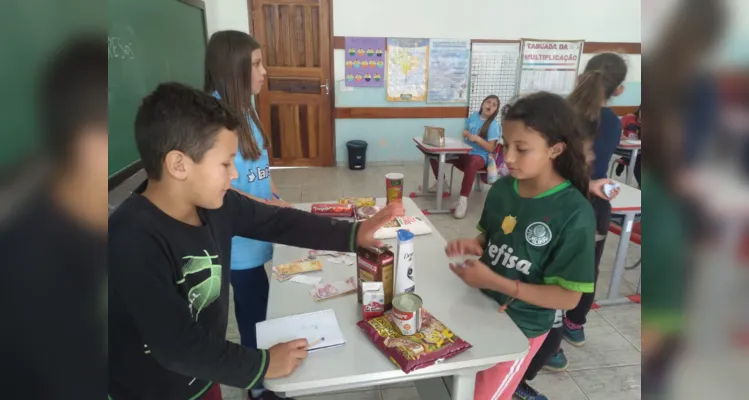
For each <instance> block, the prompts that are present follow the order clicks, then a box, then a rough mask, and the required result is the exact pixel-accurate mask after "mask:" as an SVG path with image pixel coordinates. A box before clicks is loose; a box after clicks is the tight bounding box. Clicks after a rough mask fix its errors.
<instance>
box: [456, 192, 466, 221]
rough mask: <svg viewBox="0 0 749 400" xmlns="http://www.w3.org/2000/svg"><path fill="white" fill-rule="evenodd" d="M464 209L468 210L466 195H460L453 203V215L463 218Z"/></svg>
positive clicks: (464, 214)
mask: <svg viewBox="0 0 749 400" xmlns="http://www.w3.org/2000/svg"><path fill="white" fill-rule="evenodd" d="M466 211H468V197H465V196H460V199H458V202H457V203H456V204H455V213H454V214H453V215H454V216H455V218H457V219H461V218H465V216H466Z"/></svg>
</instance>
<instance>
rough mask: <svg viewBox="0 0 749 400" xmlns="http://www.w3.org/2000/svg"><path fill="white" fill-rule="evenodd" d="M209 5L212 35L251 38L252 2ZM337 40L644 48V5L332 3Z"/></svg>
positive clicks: (485, 0)
mask: <svg viewBox="0 0 749 400" xmlns="http://www.w3.org/2000/svg"><path fill="white" fill-rule="evenodd" d="M649 1H653V0H649ZM205 4H206V19H207V25H208V34H209V35H211V34H213V32H216V31H220V30H225V29H236V30H240V31H244V32H249V26H250V21H248V15H249V13H248V11H247V0H205ZM627 21H629V23H628V22H627ZM333 34H334V35H335V36H384V37H388V36H389V37H426V38H444V37H447V38H466V39H469V38H472V39H519V38H521V37H528V38H537V39H585V40H587V41H590V42H640V39H641V36H640V0H522V1H519V0H463V2H459V1H458V0H378V1H376V2H373V1H371V0H368V1H365V0H333Z"/></svg>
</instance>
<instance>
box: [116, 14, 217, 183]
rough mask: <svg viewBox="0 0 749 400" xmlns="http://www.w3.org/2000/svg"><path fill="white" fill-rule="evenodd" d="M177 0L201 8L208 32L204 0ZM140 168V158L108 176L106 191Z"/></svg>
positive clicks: (204, 27) (205, 29) (141, 164)
mask: <svg viewBox="0 0 749 400" xmlns="http://www.w3.org/2000/svg"><path fill="white" fill-rule="evenodd" d="M177 1H179V2H180V3H185V4H187V5H190V6H193V7H195V8H198V9H200V10H202V11H203V13H202V15H203V31H204V32H208V29H207V26H206V20H205V2H204V1H203V0H177ZM205 40H206V44H207V43H208V38H207V37H206V39H205ZM142 168H143V163H142V162H141V160H135V161H134V162H133V163H132V164H130V165H128V166H127V167H125V168H123V169H121V170H119V171H117V172H115V173H114V174H112V176H110V177H109V180H108V187H109V190H108V191H109V192H111V191H112V190H114V189H115V188H117V187H118V186H120V185H121V184H122V183H123V182H125V181H126V180H128V179H129V178H130V177H132V176H133V175H135V174H137V173H138V171H140V170H141V169H142Z"/></svg>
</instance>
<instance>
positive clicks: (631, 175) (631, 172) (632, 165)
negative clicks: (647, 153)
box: [625, 149, 640, 186]
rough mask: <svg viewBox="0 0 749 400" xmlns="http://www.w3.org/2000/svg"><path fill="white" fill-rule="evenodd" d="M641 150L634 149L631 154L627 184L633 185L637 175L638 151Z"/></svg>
mask: <svg viewBox="0 0 749 400" xmlns="http://www.w3.org/2000/svg"><path fill="white" fill-rule="evenodd" d="M639 151H640V149H632V152H631V153H630V154H631V155H630V156H629V167H628V168H627V180H626V182H625V183H626V184H627V185H630V186H631V185H632V180H633V179H634V176H635V161H636V160H637V153H638V152H639Z"/></svg>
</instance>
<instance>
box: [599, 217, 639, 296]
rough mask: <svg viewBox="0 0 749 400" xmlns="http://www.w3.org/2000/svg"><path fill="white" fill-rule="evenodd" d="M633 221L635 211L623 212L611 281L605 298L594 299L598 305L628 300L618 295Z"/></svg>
mask: <svg viewBox="0 0 749 400" xmlns="http://www.w3.org/2000/svg"><path fill="white" fill-rule="evenodd" d="M634 222H635V213H632V212H628V213H626V214H624V222H623V223H622V233H621V235H619V246H618V247H617V248H616V258H615V259H614V271H613V273H612V274H611V282H610V283H609V293H608V295H607V296H606V299H604V300H600V301H596V303H597V304H598V305H599V306H605V305H614V304H621V303H626V302H628V300H627V299H626V298H621V297H620V296H619V285H620V283H621V281H622V274H624V267H625V264H626V262H627V249H628V248H629V238H630V236H631V235H632V225H633V224H634Z"/></svg>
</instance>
